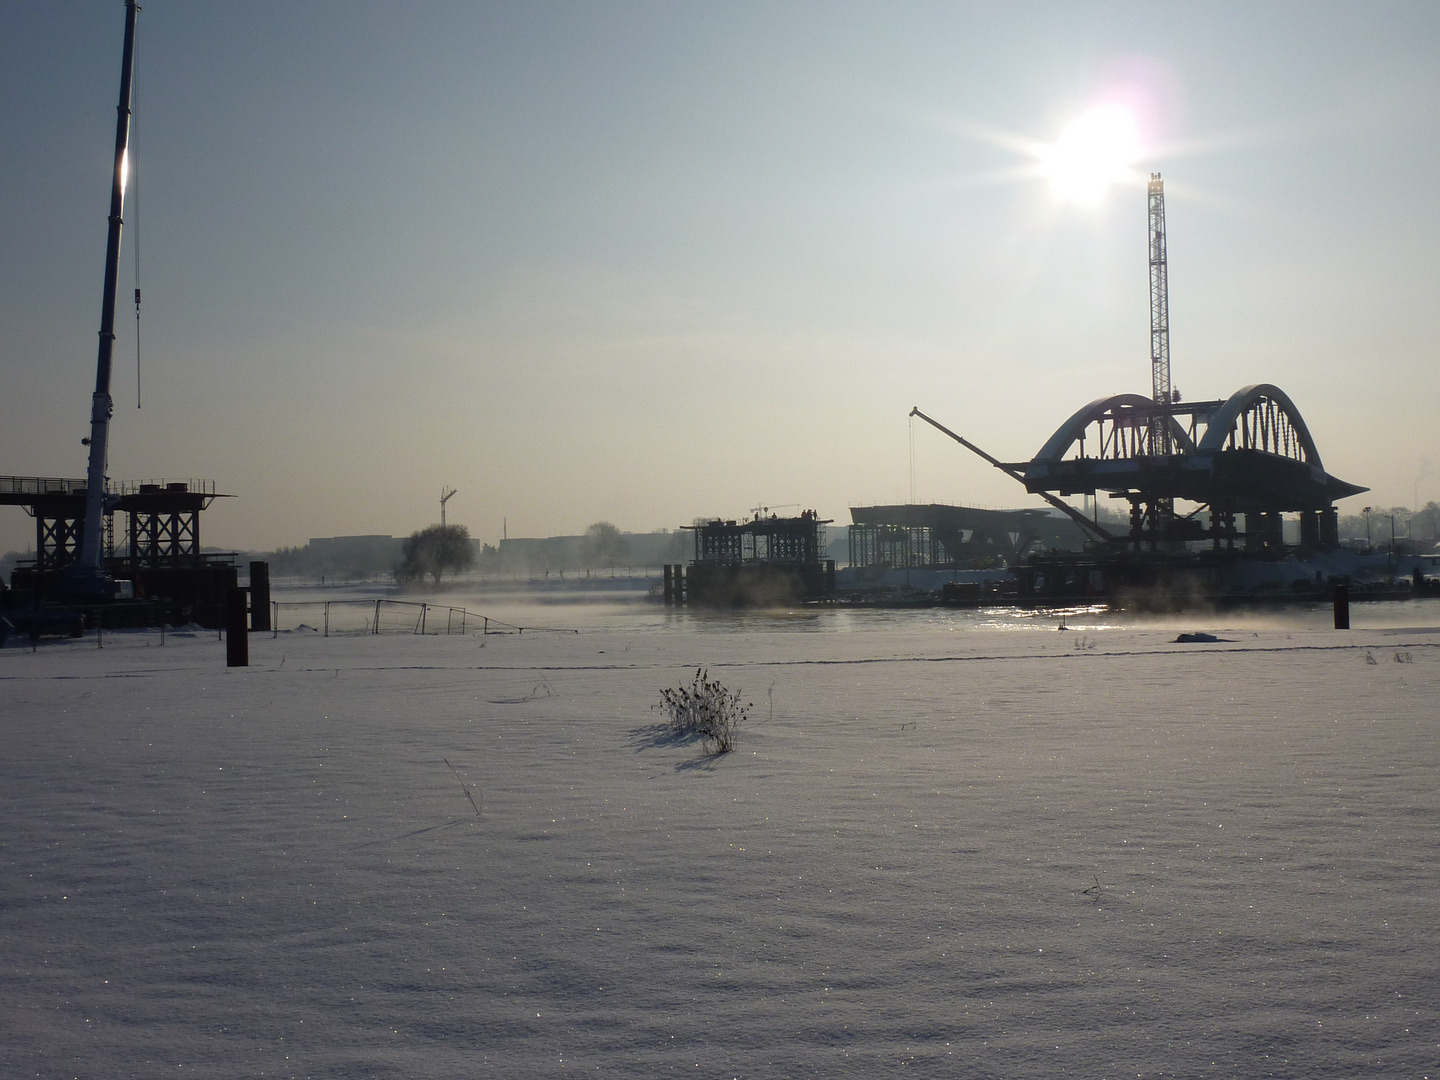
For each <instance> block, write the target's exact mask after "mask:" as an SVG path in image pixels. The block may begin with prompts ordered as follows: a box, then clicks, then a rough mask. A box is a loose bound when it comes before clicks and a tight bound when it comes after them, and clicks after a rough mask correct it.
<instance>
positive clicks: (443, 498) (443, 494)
mask: <svg viewBox="0 0 1440 1080" xmlns="http://www.w3.org/2000/svg"><path fill="white" fill-rule="evenodd" d="M454 494H455V489H454V488H451V489H450V490H449V491H446V490H445V488H444V487H443V486H442V487H441V488H440V527H441V528H442V529H443V528H445V504H446V503H447V502H449V501H450V497H451V496H452V495H454Z"/></svg>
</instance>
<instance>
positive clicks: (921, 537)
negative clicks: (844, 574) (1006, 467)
mask: <svg viewBox="0 0 1440 1080" xmlns="http://www.w3.org/2000/svg"><path fill="white" fill-rule="evenodd" d="M850 517H851V519H852V523H851V525H850V526H849V529H848V536H847V539H848V541H849V545H848V546H849V556H850V565H851V566H860V567H870V566H884V567H890V568H892V569H897V570H915V569H931V570H957V569H970V568H974V567H977V566H983V565H993V564H994V563H996V562H997V561H1001V562H1005V563H1009V562H1013V561H1014V560H1015V559H1017V558H1019V557H1021V556H1022V555H1024V554H1025V553H1026V552H1029V551H1031V550H1034V549H1036V548H1039V547H1045V548H1057V547H1059V548H1079V547H1081V546H1082V545H1083V544H1084V540H1085V535H1084V533H1082V532H1081V531H1080V529H1078V528H1077V527H1076V526H1075V525H1074V524H1073V523H1071V522H1070V521H1068V520H1067V519H1065V518H1062V517H1057V516H1056V515H1054V514H1051V513H1050V512H1049V511H1047V510H1043V509H1037V508H1026V509H1022V510H989V509H983V508H980V507H973V506H951V505H948V504H945V503H929V504H924V503H902V504H898V505H889V506H852V507H851V508H850Z"/></svg>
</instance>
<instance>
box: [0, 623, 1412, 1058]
mask: <svg viewBox="0 0 1440 1080" xmlns="http://www.w3.org/2000/svg"><path fill="white" fill-rule="evenodd" d="M562 616H563V612H559V613H556V614H555V616H554V617H553V618H552V619H551V620H550V621H551V622H557V621H563V620H562ZM715 625H719V624H718V623H717V624H715ZM747 625H748V624H747ZM806 625H807V626H809V625H810V624H806ZM608 626H610V624H608V623H607V627H608ZM1257 626H1258V628H1250V627H1249V626H1248V624H1247V628H1244V629H1236V628H1235V627H1234V626H1233V625H1232V626H1231V627H1230V628H1229V629H1227V628H1226V625H1225V618H1224V617H1223V616H1219V617H1215V618H1212V619H1211V620H1210V621H1209V622H1207V623H1205V624H1203V625H1200V624H1197V625H1195V626H1194V627H1185V626H1182V627H1180V628H1181V629H1185V628H1194V629H1206V630H1209V631H1211V632H1212V633H1215V634H1217V635H1218V636H1220V637H1222V638H1226V639H1229V640H1224V641H1220V642H1217V643H1214V644H1199V645H1195V644H1191V645H1183V644H1176V643H1174V642H1173V638H1174V636H1175V632H1176V627H1175V626H1173V625H1163V626H1161V625H1155V626H1144V625H1135V626H1129V627H1125V626H1118V627H1110V628H1108V629H1105V630H1104V631H1103V632H1093V633H1083V632H1057V631H1056V630H1055V629H1054V628H1053V625H1051V624H1047V625H1046V628H1044V629H1041V628H1038V626H1037V628H1034V629H1028V630H1019V631H1016V630H1007V631H1002V630H995V629H983V628H982V629H966V630H964V631H963V632H956V631H954V630H953V628H951V629H949V630H947V629H945V628H944V627H942V626H940V625H939V624H937V623H935V622H934V621H933V620H931V621H925V620H924V619H921V620H918V621H917V622H916V623H915V624H913V625H912V626H910V627H909V628H907V626H906V624H905V623H904V620H903V618H901V617H892V618H888V619H887V621H885V622H884V624H883V629H874V630H867V629H864V628H863V626H862V627H859V628H855V627H854V626H853V624H852V628H851V629H850V630H849V631H848V632H845V633H826V632H823V631H822V632H796V631H795V630H793V629H783V628H782V629H745V628H743V627H742V628H739V629H732V630H730V631H729V632H719V633H712V632H708V631H706V630H705V629H699V630H696V631H695V632H679V633H665V632H663V631H657V630H655V629H653V628H651V629H647V630H645V631H644V632H636V633H628V632H626V631H625V630H624V629H623V628H620V629H616V628H613V627H610V628H606V629H599V630H593V631H587V632H584V633H580V634H565V635H559V634H530V633H527V634H524V635H519V636H516V635H511V636H489V637H483V638H482V637H476V636H461V635H458V634H456V635H452V636H428V637H419V636H408V635H396V636H373V635H351V636H340V637H333V636H332V637H329V638H326V637H323V636H320V635H319V634H316V633H311V632H291V633H282V634H279V635H278V636H276V637H274V638H272V637H270V636H268V635H260V634H255V635H251V638H250V661H251V662H250V666H249V667H248V668H235V669H227V668H226V667H225V647H224V645H223V644H222V643H220V642H219V641H217V639H216V635H215V634H213V633H204V632H196V633H188V634H179V635H177V634H175V633H173V632H172V633H171V634H169V635H167V636H166V638H165V641H164V644H163V645H162V644H161V643H160V637H159V634H158V633H157V632H154V631H149V632H130V633H112V634H107V635H106V636H105V638H104V640H103V648H97V642H96V640H95V639H94V637H90V638H87V639H84V640H79V641H72V642H56V643H51V642H47V643H44V644H43V645H42V646H41V647H40V648H39V650H38V651H37V652H32V651H31V650H30V648H29V647H28V643H26V645H25V646H24V647H16V646H15V645H14V644H13V643H12V644H11V646H10V647H8V648H6V649H4V650H3V651H0V725H3V728H0V730H3V737H4V754H3V761H0V770H3V772H0V776H3V781H0V806H3V812H4V822H3V837H0V865H3V879H0V935H3V940H4V942H5V948H4V964H3V975H0V1002H3V1008H4V1026H5V1037H4V1040H3V1045H0V1073H3V1075H4V1076H6V1077H32V1076H34V1077H46V1078H49V1077H95V1078H99V1077H147V1078H148V1077H157V1076H201V1077H249V1076H275V1077H386V1078H388V1077H445V1078H448V1077H457V1078H458V1077H472V1076H477V1075H488V1074H493V1075H497V1076H507V1077H528V1076H553V1075H558V1074H561V1073H565V1072H570V1071H574V1072H576V1073H585V1074H592V1075H594V1074H598V1075H611V1076H635V1077H644V1076H656V1075H669V1074H672V1073H674V1074H683V1075H686V1076H693V1077H704V1078H712V1077H714V1078H719V1077H762V1076H763V1077H805V1076H815V1077H850V1076H853V1077H862V1076H874V1075H882V1074H888V1073H890V1072H892V1071H895V1070H899V1069H901V1068H902V1067H903V1068H904V1069H905V1070H906V1071H907V1073H911V1074H915V1075H921V1076H954V1077H967V1078H970V1077H1006V1078H1012V1077H1054V1076H1067V1075H1073V1076H1082V1077H1134V1076H1144V1077H1152V1076H1161V1075H1164V1076H1172V1075H1173V1076H1184V1077H1193V1076H1237V1077H1265V1076H1281V1077H1358V1076H1386V1077H1392V1076H1393V1077H1424V1076H1437V1075H1440V975H1437V957H1440V869H1437V868H1440V858H1437V856H1440V796H1437V786H1436V776H1437V767H1440V738H1437V721H1440V707H1437V701H1440V694H1437V692H1440V629H1437V628H1436V627H1433V626H1429V627H1418V628H1415V627H1412V628H1408V629H1407V628H1404V627H1396V628H1381V629H1370V630H1364V629H1361V630H1352V631H1350V632H1348V633H1344V632H1336V631H1333V630H1324V629H1315V628H1313V627H1310V626H1306V627H1287V626H1285V625H1284V623H1283V620H1272V621H1270V622H1267V623H1265V624H1264V625H1259V624H1257ZM1407 660H1408V662H1406V661H1407ZM1371 661H1373V663H1372V662H1371ZM697 665H703V666H706V667H708V669H709V671H710V674H711V676H712V677H716V678H718V679H720V680H721V681H722V682H723V683H724V684H726V685H727V686H729V687H732V688H735V689H739V690H741V691H742V692H743V695H744V697H745V700H747V701H751V702H753V703H754V705H753V707H752V708H751V710H750V716H749V719H748V721H747V723H746V724H745V726H744V727H743V728H742V731H741V735H740V739H739V743H738V746H737V749H736V750H735V751H734V752H732V753H730V754H727V755H722V756H719V757H714V758H707V757H704V756H702V754H701V752H700V748H699V746H698V745H697V744H694V743H683V742H676V741H674V740H672V739H670V738H667V737H666V736H665V735H664V733H663V731H662V728H661V727H660V725H662V724H663V721H664V716H663V715H662V714H661V713H660V712H659V711H657V710H656V709H655V708H654V706H655V705H656V704H657V703H658V702H659V694H660V690H661V688H663V687H666V686H674V685H676V684H678V683H680V682H681V681H682V680H685V679H686V678H688V676H689V675H690V674H691V673H693V670H694V668H695V667H696V666H697ZM447 760H448V763H449V764H448V765H447ZM465 785H468V786H469V790H470V792H471V794H473V797H474V800H475V803H476V804H478V806H479V809H480V813H479V814H478V815H477V813H476V811H475V808H474V807H472V805H471V802H470V800H469V798H467V796H466V790H467V789H466V786H465Z"/></svg>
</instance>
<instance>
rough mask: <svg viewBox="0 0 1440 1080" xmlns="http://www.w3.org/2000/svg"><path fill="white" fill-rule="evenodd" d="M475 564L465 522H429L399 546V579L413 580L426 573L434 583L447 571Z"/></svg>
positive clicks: (457, 571) (397, 574)
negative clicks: (451, 523) (448, 523)
mask: <svg viewBox="0 0 1440 1080" xmlns="http://www.w3.org/2000/svg"><path fill="white" fill-rule="evenodd" d="M474 564H475V551H474V548H473V546H472V545H471V543H470V530H469V529H467V528H466V527H465V526H464V525H431V526H429V527H428V528H424V529H421V530H420V531H419V532H414V533H411V534H410V536H409V537H408V538H406V540H405V543H404V545H403V546H402V547H401V560H400V565H399V566H397V567H396V568H395V577H396V579H397V580H399V581H416V580H418V579H420V578H423V577H424V576H425V575H426V574H429V575H430V577H431V579H432V580H433V581H434V582H435V584H436V585H439V584H440V578H441V577H442V576H443V575H445V574H447V573H450V574H459V573H463V572H464V571H466V570H469V569H470V567H471V566H473V565H474Z"/></svg>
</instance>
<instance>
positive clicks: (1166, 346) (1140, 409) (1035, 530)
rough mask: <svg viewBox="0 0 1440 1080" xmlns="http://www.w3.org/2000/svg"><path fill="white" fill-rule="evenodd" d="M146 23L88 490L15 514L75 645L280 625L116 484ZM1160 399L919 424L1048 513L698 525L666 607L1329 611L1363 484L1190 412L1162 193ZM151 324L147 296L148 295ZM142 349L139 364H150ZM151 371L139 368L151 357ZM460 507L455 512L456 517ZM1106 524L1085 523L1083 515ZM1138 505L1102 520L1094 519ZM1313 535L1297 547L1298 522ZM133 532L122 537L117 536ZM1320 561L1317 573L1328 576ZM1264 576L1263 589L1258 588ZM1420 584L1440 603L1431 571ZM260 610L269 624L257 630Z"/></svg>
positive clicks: (27, 594) (1154, 355) (142, 489)
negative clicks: (976, 434)
mask: <svg viewBox="0 0 1440 1080" xmlns="http://www.w3.org/2000/svg"><path fill="white" fill-rule="evenodd" d="M135 11H136V5H135V4H134V3H133V2H131V3H129V4H127V19H126V30H125V44H124V56H123V63H122V74H121V84H120V100H119V106H118V110H117V124H116V134H115V148H114V172H113V175H112V185H111V200H110V212H109V218H108V234H107V246H106V260H105V273H104V289H103V293H102V311H101V322H100V334H99V351H98V355H97V361H96V377H95V390H94V393H93V396H92V399H91V406H90V433H89V437H88V438H86V439H85V440H83V441H84V443H85V444H86V445H87V446H88V463H87V468H86V472H85V475H84V477H83V478H80V477H77V478H68V477H42V476H3V477H0V505H10V506H18V507H21V508H23V509H24V511H25V512H26V513H28V514H29V515H30V516H31V517H33V518H34V521H35V547H34V552H35V555H34V558H33V560H30V561H28V562H25V563H23V564H21V565H19V566H18V567H17V568H16V569H15V571H14V573H13V574H12V580H11V582H10V583H9V587H8V588H5V589H4V590H3V592H0V615H3V617H4V618H5V619H6V620H8V624H9V626H10V627H11V628H14V629H19V630H22V631H28V632H29V633H31V634H32V635H38V634H40V633H42V632H68V633H77V632H80V631H81V630H82V629H83V628H84V627H85V626H86V625H87V624H92V623H102V622H103V623H106V624H108V625H135V624H143V623H147V622H149V623H153V622H170V623H190V622H194V623H198V624H200V625H202V626H220V625H229V626H232V627H234V626H241V625H244V624H245V623H246V620H247V617H248V619H249V625H250V628H251V629H261V628H264V620H265V617H266V615H265V613H266V611H267V610H268V594H267V591H266V590H267V581H268V574H267V569H266V566H265V564H264V563H255V564H252V566H251V568H250V573H249V588H248V589H241V588H240V587H239V582H240V569H241V568H240V566H239V564H238V562H237V560H236V559H235V557H234V556H232V555H224V554H214V553H206V552H205V551H204V550H203V549H202V547H201V514H202V512H203V511H204V510H205V509H206V508H207V507H209V506H210V505H211V504H212V503H213V502H214V500H216V499H220V498H225V497H226V496H225V495H223V494H221V493H220V492H218V491H217V490H216V485H215V484H214V482H212V481H209V480H193V479H187V480H179V481H170V480H156V481H143V482H138V483H123V482H115V481H112V480H111V479H110V478H109V475H108V465H109V463H108V460H107V455H108V448H109V427H110V421H111V416H112V413H113V411H114V405H113V401H112V398H111V394H110V380H111V366H112V354H113V348H114V343H115V322H116V307H117V302H118V292H119V289H118V265H119V253H120V237H121V230H122V225H123V213H124V178H125V161H126V155H127V151H128V146H129V133H130V109H131V85H132V71H133V58H134V34H135ZM1147 207H1148V220H1149V280H1150V297H1149V303H1150V375H1151V392H1150V395H1149V396H1148V397H1147V396H1144V395H1141V394H1119V395H1113V396H1107V397H1101V398H1097V399H1096V400H1094V401H1091V402H1090V403H1088V404H1086V405H1084V406H1082V407H1081V408H1079V409H1077V410H1076V411H1075V412H1074V413H1073V414H1072V415H1070V416H1069V417H1068V418H1065V419H1064V420H1063V421H1062V422H1061V423H1060V424H1059V426H1058V427H1057V428H1056V429H1055V431H1054V434H1052V435H1051V436H1050V437H1049V438H1048V439H1047V440H1046V441H1045V443H1044V444H1043V445H1042V446H1041V447H1040V448H1039V450H1038V451H1037V452H1036V453H1035V454H1034V456H1033V457H1031V458H1030V459H1028V460H1023V461H1008V462H1007V461H1005V460H1002V459H1001V458H999V457H996V456H994V455H992V454H990V453H988V452H987V451H985V450H983V449H981V448H980V447H978V446H976V445H974V444H973V443H971V442H970V441H968V440H966V439H965V438H964V437H962V436H961V435H959V434H957V433H956V432H954V431H952V430H951V429H950V428H948V427H946V426H945V425H944V424H943V423H941V422H940V421H939V420H937V419H935V418H933V417H931V416H929V415H927V414H926V413H924V412H922V411H921V410H920V409H919V408H915V409H913V410H912V411H911V417H912V420H913V418H918V419H919V420H921V421H923V422H925V423H927V424H929V425H931V426H933V427H934V428H935V429H937V430H939V431H940V432H942V433H944V434H945V435H946V436H948V437H950V438H951V439H953V440H954V441H955V442H957V443H959V444H960V445H961V446H963V447H965V448H966V449H968V450H970V451H971V452H973V453H975V454H977V455H979V456H980V457H981V458H982V459H984V460H985V461H986V462H988V463H989V464H990V465H991V466H993V467H995V468H997V469H999V470H1000V471H1001V472H1004V473H1005V474H1006V475H1007V476H1009V477H1010V478H1012V479H1013V480H1014V481H1015V482H1016V484H1017V485H1018V486H1019V487H1020V488H1022V489H1023V490H1024V492H1025V493H1027V495H1029V496H1034V497H1038V498H1039V499H1041V500H1043V501H1044V502H1045V503H1047V504H1048V509H1047V508H1045V507H1036V506H1032V507H1028V508H1022V509H982V508H974V507H962V506H949V505H941V504H925V505H920V504H902V505H882V506H859V507H852V508H851V518H852V520H851V522H850V523H849V525H848V536H847V540H848V544H847V554H848V566H846V567H845V568H843V570H839V571H837V567H836V561H835V560H834V559H833V558H832V557H830V555H829V554H828V550H827V546H828V545H827V538H826V534H825V527H826V526H827V525H829V524H833V522H831V521H830V520H829V519H822V518H821V517H820V516H819V514H818V513H817V512H816V511H814V510H806V511H804V512H802V513H800V514H799V516H796V517H780V516H778V515H777V514H774V513H769V512H768V511H766V510H765V508H761V509H760V510H757V511H754V512H753V513H752V515H751V517H750V518H749V519H747V520H737V519H721V518H714V519H712V520H709V521H706V522H703V523H700V524H695V525H692V526H686V528H689V529H690V530H692V531H693V534H694V555H693V559H691V560H690V562H689V563H688V565H687V564H683V563H675V564H669V565H667V566H666V567H665V570H664V582H663V592H662V595H663V598H664V600H665V601H666V602H667V603H671V604H694V605H703V606H712V607H736V606H742V607H743V606H756V605H773V604H790V603H806V602H837V601H838V602H849V603H877V602H906V603H925V602H929V603H954V604H965V603H969V604H979V603H990V602H1013V603H1020V604H1039V603H1059V602H1065V601H1071V600H1076V599H1085V600H1087V601H1097V602H1106V603H1116V604H1123V603H1158V604H1162V605H1168V606H1183V605H1185V604H1189V603H1195V602H1214V601H1223V600H1224V599H1225V598H1227V597H1250V598H1255V597H1256V596H1257V595H1258V593H1259V592H1261V591H1264V590H1258V589H1257V588H1255V587H1254V579H1255V573H1254V567H1255V566H1257V565H1260V564H1269V565H1271V566H1272V567H1273V566H1277V565H1279V564H1285V565H1286V566H1287V567H1291V565H1292V564H1293V567H1292V568H1290V569H1287V570H1286V571H1285V572H1284V573H1282V574H1280V575H1279V576H1278V577H1277V576H1276V575H1273V574H1272V575H1270V577H1269V578H1266V579H1265V580H1267V581H1270V582H1272V584H1273V582H1275V581H1279V582H1280V586H1279V588H1278V589H1277V588H1270V589H1269V595H1270V596H1271V597H1272V598H1276V599H1287V598H1288V599H1306V600H1313V599H1321V598H1324V597H1325V596H1327V595H1329V594H1330V593H1332V592H1333V590H1334V589H1335V587H1336V586H1337V585H1341V584H1348V582H1347V580H1346V579H1347V577H1348V575H1347V572H1346V570H1345V568H1344V566H1343V565H1341V564H1340V563H1338V562H1332V563H1325V562H1324V561H1323V560H1324V557H1325V556H1326V555H1327V554H1328V553H1332V552H1334V551H1336V549H1337V548H1338V547H1339V534H1338V529H1337V509H1336V503H1337V502H1338V501H1339V500H1342V499H1347V498H1350V497H1352V496H1355V495H1358V494H1360V493H1362V492H1364V491H1366V490H1368V489H1367V488H1365V487H1362V486H1359V485H1357V484H1354V483H1350V482H1348V481H1346V480H1342V479H1340V478H1338V477H1336V476H1333V475H1331V474H1330V473H1329V472H1327V471H1326V469H1325V465H1324V463H1323V460H1322V458H1321V453H1320V449H1319V445H1318V442H1317V439H1316V438H1315V436H1314V435H1313V434H1312V432H1311V431H1310V429H1309V427H1308V426H1307V425H1306V423H1305V420H1304V418H1303V417H1302V416H1301V414H1300V410H1299V409H1298V408H1297V406H1296V405H1295V403H1294V401H1293V400H1292V399H1291V397H1290V396H1289V395H1288V394H1287V393H1286V392H1285V391H1284V390H1282V389H1281V388H1279V387H1278V386H1274V385H1271V384H1269V383H1263V382H1257V383H1254V384H1251V385H1247V386H1243V387H1241V388H1239V389H1237V390H1234V391H1233V392H1231V393H1230V394H1229V395H1228V396H1225V397H1214V398H1207V399H1201V400H1195V401H1182V400H1181V397H1180V395H1179V393H1178V392H1177V391H1176V390H1175V389H1174V388H1173V386H1172V382H1171V370H1170V331H1169V286H1168V256H1167V248H1166V230H1165V190H1164V184H1163V182H1162V180H1161V178H1160V176H1159V174H1151V177H1150V180H1149V184H1148V190H1147ZM135 306H136V318H137V326H138V318H139V307H140V290H139V289H138V288H137V289H136V290H135ZM137 350H138V345H137ZM137 355H138V352H137ZM452 494H454V492H453V490H451V491H450V492H449V493H448V494H445V495H443V496H442V499H441V518H442V523H443V520H444V503H445V501H446V499H448V498H449V495H452ZM1076 496H1079V497H1081V498H1082V499H1083V500H1085V502H1086V505H1088V506H1089V507H1090V512H1089V513H1088V514H1087V513H1086V512H1084V511H1083V510H1080V509H1077V508H1076V507H1075V506H1073V505H1072V504H1071V503H1070V502H1067V501H1066V499H1067V498H1074V497H1076ZM1101 498H1108V499H1110V500H1115V501H1117V503H1118V504H1119V505H1123V506H1124V508H1125V516H1124V519H1123V520H1124V521H1125V522H1127V524H1125V525H1123V526H1117V525H1116V524H1115V522H1114V519H1113V517H1111V518H1110V519H1109V520H1108V521H1102V520H1101V515H1100V513H1099V510H1098V506H1099V500H1100V499H1101ZM1286 515H1291V516H1298V520H1299V530H1298V541H1297V542H1294V543H1288V544H1287V542H1286V538H1285V532H1284V524H1283V523H1284V519H1285V516H1286ZM117 518H119V519H121V520H120V521H119V522H118V529H117ZM1317 559H1318V560H1320V561H1319V562H1317V561H1316V560H1317ZM1261 577H1262V578H1264V575H1261ZM1408 587H1409V588H1411V589H1413V590H1415V592H1416V593H1417V594H1418V593H1420V592H1422V591H1424V590H1427V589H1429V588H1431V586H1430V585H1429V584H1428V579H1427V577H1426V574H1425V573H1424V568H1423V567H1418V568H1414V569H1413V570H1412V573H1411V580H1410V582H1409V583H1408ZM250 613H253V614H250Z"/></svg>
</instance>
